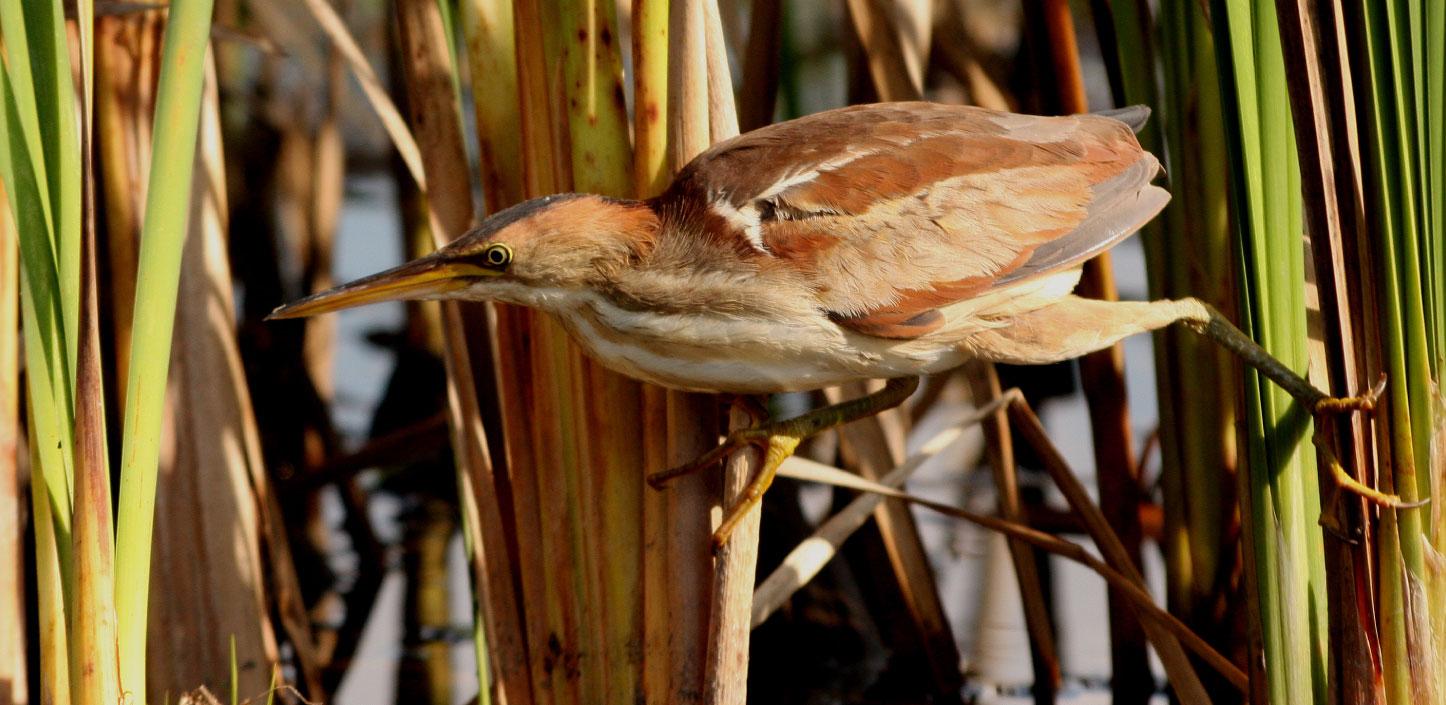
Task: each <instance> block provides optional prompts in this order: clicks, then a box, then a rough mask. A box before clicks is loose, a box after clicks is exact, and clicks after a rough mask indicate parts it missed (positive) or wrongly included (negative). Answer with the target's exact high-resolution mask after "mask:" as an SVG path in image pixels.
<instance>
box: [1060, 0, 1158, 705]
mask: <svg viewBox="0 0 1446 705" xmlns="http://www.w3.org/2000/svg"><path fill="white" fill-rule="evenodd" d="M1041 9H1042V17H1043V20H1044V36H1045V37H1047V39H1048V44H1049V52H1050V59H1051V63H1052V66H1053V68H1054V74H1053V76H1054V81H1055V88H1056V91H1057V92H1058V100H1059V103H1058V105H1059V108H1060V109H1061V111H1062V112H1065V113H1085V112H1089V104H1088V101H1087V100H1086V98H1085V92H1084V75H1083V73H1082V72H1081V70H1080V66H1079V50H1078V47H1077V42H1076V39H1075V30H1074V18H1073V17H1072V15H1071V14H1070V7H1069V2H1067V0H1046V2H1044V3H1043V7H1042V8H1041ZM1110 262H1111V258H1110V255H1109V253H1107V252H1106V253H1102V254H1100V255H1098V256H1096V257H1095V258H1093V259H1091V260H1090V261H1089V262H1086V263H1085V267H1084V274H1083V275H1082V276H1081V278H1080V283H1079V287H1078V293H1079V295H1080V296H1085V297H1088V298H1095V299H1104V300H1107V301H1113V300H1115V299H1117V298H1118V296H1117V294H1116V292H1115V282H1114V273H1113V270H1112V268H1111V265H1110ZM1124 365H1125V358H1124V347H1123V346H1122V345H1120V344H1118V343H1116V344H1115V345H1112V346H1110V347H1108V348H1106V349H1104V350H1100V351H1099V352H1094V353H1091V354H1089V355H1085V356H1084V357H1081V358H1080V360H1079V369H1080V380H1081V383H1082V386H1083V389H1084V395H1085V401H1086V402H1087V403H1088V406H1089V415H1090V431H1091V436H1092V440H1093V447H1094V454H1095V478H1096V481H1097V482H1098V483H1099V493H1100V509H1101V510H1102V511H1103V512H1104V513H1105V516H1107V517H1109V519H1110V527H1111V528H1112V529H1114V532H1115V535H1116V536H1118V537H1119V540H1120V543H1121V545H1122V546H1123V547H1124V550H1125V552H1126V554H1127V555H1128V556H1129V558H1130V560H1131V561H1132V562H1133V563H1134V565H1136V566H1139V565H1140V561H1141V556H1140V543H1141V540H1142V532H1141V529H1140V513H1139V505H1140V499H1141V498H1140V480H1139V467H1138V465H1137V463H1136V462H1135V455H1134V438H1133V434H1132V433H1131V430H1130V410H1129V406H1128V401H1127V400H1128V396H1127V395H1126V392H1125V370H1124ZM1127 604H1128V603H1127V600H1126V599H1125V597H1124V596H1123V595H1121V594H1120V593H1119V592H1118V591H1116V590H1111V591H1110V593H1109V608H1110V665H1111V676H1110V688H1111V691H1112V692H1113V696H1114V702H1115V703H1116V705H1127V704H1134V703H1139V704H1143V703H1145V702H1147V701H1148V700H1149V699H1150V696H1151V695H1152V694H1153V693H1154V690H1155V688H1154V677H1153V675H1152V674H1151V672H1150V662H1149V658H1148V656H1147V653H1148V652H1147V643H1146V640H1145V633H1144V631H1143V629H1142V628H1141V626H1140V620H1139V619H1138V618H1137V617H1136V616H1135V614H1134V612H1133V611H1132V610H1130V609H1129V608H1128V607H1127Z"/></svg>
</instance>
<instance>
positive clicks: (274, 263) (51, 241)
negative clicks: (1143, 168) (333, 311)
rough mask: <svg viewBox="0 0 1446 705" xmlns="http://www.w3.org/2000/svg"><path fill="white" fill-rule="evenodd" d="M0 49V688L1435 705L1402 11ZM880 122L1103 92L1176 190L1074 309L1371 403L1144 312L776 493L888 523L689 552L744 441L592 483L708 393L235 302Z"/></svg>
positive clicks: (1405, 8) (145, 35) (234, 14)
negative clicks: (1220, 322) (510, 208)
mask: <svg viewBox="0 0 1446 705" xmlns="http://www.w3.org/2000/svg"><path fill="white" fill-rule="evenodd" d="M0 57H3V64H4V70H3V72H0V184H3V190H4V193H5V197H4V198H3V199H0V211H3V212H0V560H3V561H4V568H3V569H0V705H8V704H9V703H45V704H47V705H49V704H56V705H68V704H69V703H77V704H88V703H115V702H122V701H124V702H131V703H139V702H153V703H169V702H176V701H191V702H209V701H211V700H208V699H214V700H215V701H226V700H229V701H230V702H233V703H236V702H242V701H246V702H261V701H265V702H273V701H276V700H280V701H285V702H303V701H304V702H340V703H381V702H405V703H439V704H442V703H465V702H474V701H475V702H484V703H488V702H498V703H511V704H514V705H515V704H519V703H521V704H527V705H530V704H532V703H538V704H554V703H555V704H558V705H563V704H566V703H583V704H587V705H591V704H592V703H604V702H606V703H618V704H620V705H621V704H624V703H626V704H632V703H640V702H646V703H742V702H745V701H753V702H759V703H764V702H768V703H772V702H778V703H923V702H939V703H962V702H965V701H981V702H1029V701H1033V702H1037V703H1050V702H1085V701H1089V702H1103V701H1106V700H1108V701H1110V702H1115V703H1121V704H1130V703H1145V702H1151V701H1154V702H1164V701H1165V700H1166V698H1174V699H1178V700H1179V701H1180V702H1185V703H1205V702H1215V703H1230V702H1245V701H1250V702H1254V703H1272V704H1276V705H1283V704H1294V703H1305V702H1318V703H1381V704H1390V705H1404V704H1406V703H1446V680H1443V677H1442V675H1441V673H1442V671H1441V669H1440V668H1439V667H1438V666H1439V664H1440V663H1441V662H1442V660H1443V659H1446V576H1443V570H1446V562H1443V556H1442V554H1441V550H1442V542H1443V540H1446V539H1443V531H1446V512H1443V509H1442V508H1441V507H1440V506H1439V505H1438V504H1436V503H1431V502H1429V501H1428V500H1430V499H1431V498H1432V497H1433V495H1434V490H1435V488H1437V487H1438V486H1439V485H1440V483H1441V482H1442V480H1443V479H1446V448H1443V441H1446V435H1443V434H1446V431H1443V428H1446V411H1443V410H1442V409H1441V396H1440V394H1439V390H1438V387H1437V384H1438V382H1439V380H1440V371H1441V368H1442V364H1443V358H1446V237H1443V236H1446V3H1442V2H1439V1H1437V0H1273V1H1272V0H1208V1H1203V0H1202V1H1197V0H1158V1H1156V2H1151V1H1149V0H1088V1H1086V0H1074V1H1073V2H1069V1H1067V0H631V1H630V0H617V1H616V3H614V2H613V0H391V1H382V0H171V2H169V3H166V2H130V1H120V0H0ZM920 98H923V99H928V100H934V101H942V102H951V103H970V104H976V105H982V106H985V107H990V108H995V109H1001V110H1014V111H1018V112H1029V113H1041V114H1063V113H1070V112H1081V111H1088V110H1100V109H1105V108H1109V107H1112V106H1116V105H1126V104H1140V103H1142V104H1146V105H1149V106H1150V107H1151V108H1152V109H1153V110H1154V117H1153V119H1152V120H1151V122H1150V124H1149V125H1148V126H1147V128H1146V129H1145V131H1144V132H1143V133H1142V134H1141V141H1142V143H1143V144H1144V145H1145V146H1146V147H1147V148H1149V149H1151V150H1153V151H1155V152H1156V153H1158V154H1161V155H1162V156H1163V158H1164V161H1165V163H1166V165H1167V171H1168V176H1167V177H1166V178H1167V180H1168V186H1169V189H1170V191H1171V192H1172V194H1173V196H1174V199H1173V201H1172V204H1171V205H1170V207H1169V208H1168V209H1167V211H1166V212H1165V214H1164V215H1163V216H1162V217H1161V218H1159V219H1158V220H1157V221H1156V222H1155V223H1153V224H1151V225H1150V226H1149V227H1148V228H1147V229H1146V231H1145V232H1144V233H1142V234H1141V236H1139V237H1138V238H1136V239H1135V240H1133V241H1132V242H1131V243H1129V244H1128V245H1127V246H1125V247H1122V248H1120V249H1119V251H1118V252H1117V253H1116V255H1117V257H1116V259H1115V260H1114V261H1111V260H1110V259H1109V258H1107V257H1106V258H1101V259H1100V260H1096V261H1094V262H1092V263H1091V264H1090V266H1089V267H1088V268H1087V271H1086V276H1085V278H1084V280H1083V281H1082V284H1081V289H1082V291H1084V292H1085V293H1087V294H1088V295H1091V296H1098V297H1112V296H1117V295H1120V294H1121V292H1123V294H1124V295H1125V296H1127V297H1131V298H1144V297H1153V298H1160V297H1180V296H1187V295H1193V296H1199V297H1202V298H1204V299H1206V300H1208V301H1211V302H1213V303H1214V304H1215V305H1217V306H1218V307H1219V308H1221V309H1222V310H1224V311H1227V312H1230V313H1231V314H1232V315H1234V316H1235V317H1236V320H1237V322H1238V323H1239V324H1240V325H1241V327H1242V328H1243V329H1245V330H1246V331H1247V332H1249V333H1250V334H1251V335H1252V336H1253V337H1255V338H1256V339H1257V340H1259V341H1260V342H1261V343H1262V344H1263V345H1264V346H1265V347H1267V348H1268V349H1269V350H1271V351H1272V352H1273V353H1274V354H1275V355H1276V356H1277V357H1279V358H1281V359H1282V360H1284V361H1286V362H1287V363H1288V364H1289V365H1291V366H1292V367H1293V368H1295V369H1297V370H1298V371H1301V372H1303V373H1304V372H1307V371H1308V372H1309V374H1310V376H1311V377H1312V379H1313V380H1315V381H1316V383H1317V385H1318V386H1321V387H1322V388H1326V389H1329V390H1330V391H1331V392H1332V393H1334V394H1337V395H1348V394H1356V393H1361V392H1363V391H1364V390H1366V389H1367V388H1369V387H1370V386H1371V385H1372V384H1374V383H1376V382H1377V380H1379V379H1381V378H1382V377H1384V379H1385V380H1386V386H1385V393H1384V395H1383V397H1382V401H1381V403H1380V404H1379V406H1378V408H1377V410H1376V411H1375V413H1374V414H1371V415H1366V416H1340V417H1331V418H1327V419H1322V420H1318V421H1316V422H1314V423H1313V421H1312V419H1311V418H1309V415H1308V414H1305V413H1304V412H1303V411H1302V410H1300V409H1299V408H1298V407H1297V406H1295V405H1294V404H1293V403H1292V402H1291V400H1290V398H1289V397H1288V396H1286V395H1284V394H1283V393H1282V392H1279V391H1278V390H1275V389H1273V388H1271V387H1270V386H1269V385H1268V384H1267V383H1266V382H1265V381H1264V379H1263V378H1260V377H1258V376H1257V375H1256V374H1255V373H1254V372H1245V371H1242V370H1241V369H1240V367H1239V366H1238V365H1237V364H1235V363H1234V362H1233V361H1232V359H1231V358H1230V357H1229V356H1228V355H1226V354H1224V353H1222V352H1221V351H1219V350H1218V349H1216V348H1214V347H1212V346H1211V345H1209V344H1208V343H1206V342H1203V341H1202V340H1200V339H1197V338H1195V337H1193V336H1192V334H1190V333H1189V332H1187V331H1166V332H1162V333H1160V334H1158V335H1156V336H1155V337H1154V339H1153V340H1138V341H1130V342H1129V343H1128V345H1127V348H1128V349H1127V350H1109V351H1104V352H1102V353H1098V354H1096V355H1092V356H1090V357H1088V358H1086V359H1083V360H1080V361H1079V362H1078V364H1067V365H1057V366H1053V367H1048V368H1020V369H1005V368H1001V369H997V370H996V369H993V368H992V367H989V366H984V365H971V366H967V367H966V368H964V369H961V370H958V371H956V372H952V373H949V374H943V375H938V376H937V377H935V378H932V379H929V380H926V384H925V385H924V388H923V390H922V391H921V392H920V393H919V394H917V395H916V396H915V397H914V398H913V399H911V400H910V402H909V403H908V404H907V405H906V406H905V407H904V408H902V409H900V410H896V411H891V412H889V413H887V414H884V415H882V416H880V417H879V418H876V419H869V420H866V421H862V422H859V423H856V424H853V425H851V426H849V427H847V428H845V429H842V430H841V431H840V432H839V433H837V434H828V435H825V436H823V437H820V438H818V439H815V440H814V441H813V442H812V443H811V444H810V445H809V446H808V447H807V448H806V449H805V451H804V452H802V453H800V455H801V456H802V457H801V458H800V459H798V460H797V461H791V464H790V465H789V466H787V467H788V468H789V469H790V470H789V472H788V474H791V475H794V476H799V475H806V474H808V473H809V472H813V473H814V475H813V476H814V477H817V473H818V472H820V469H819V465H820V464H821V465H823V466H831V467H838V468H843V469H845V470H847V471H849V472H851V473H854V474H856V475H857V476H859V477H861V478H863V479H864V480H868V481H871V482H876V483H881V484H883V485H889V486H896V487H897V486H903V485H904V483H905V482H906V481H908V484H907V487H908V488H909V490H910V491H912V492H914V493H915V496H913V497H908V498H891V499H881V498H880V497H879V496H878V495H877V494H868V493H860V492H857V491H855V490H849V489H843V488H837V487H835V488H830V487H828V486H827V485H824V484H819V483H813V482H798V481H795V480H789V479H781V480H780V481H779V483H778V484H777V485H776V486H775V488H774V489H773V490H772V491H771V492H770V493H769V494H768V496H767V499H766V501H765V503H764V506H763V508H762V512H761V517H759V516H758V514H755V515H754V517H753V518H752V519H751V520H750V522H749V523H748V524H747V525H746V527H745V529H744V530H742V531H741V532H740V533H739V534H737V535H736V537H735V540H734V543H733V544H731V545H730V547H729V548H728V550H726V551H725V552H724V553H722V554H720V555H719V556H717V557H716V558H715V557H714V556H713V555H711V553H710V552H709V551H708V549H707V545H708V536H709V534H710V532H711V531H712V523H713V522H716V521H717V520H718V518H719V515H720V511H719V507H720V506H723V505H726V503H728V502H729V501H730V495H731V494H732V493H736V492H737V491H738V487H739V485H740V482H741V480H742V478H744V477H746V474H747V471H748V468H749V459H748V458H746V457H737V458H734V459H732V460H730V462H729V463H728V467H727V468H726V469H725V470H724V471H723V472H721V473H719V474H717V475H716V476H706V475H704V476H699V477H691V478H688V479H687V480H686V481H684V482H680V483H677V484H675V485H672V486H670V487H669V489H668V490H667V491H666V492H654V491H651V490H648V489H646V487H645V485H644V483H643V481H642V478H643V476H644V473H645V472H647V471H650V470H658V469H662V468H664V467H668V466H670V465H673V464H676V463H678V462H681V461H685V460H689V459H691V458H692V457H694V456H696V455H697V454H698V453H699V452H700V451H701V450H703V449H706V448H708V447H710V446H711V445H712V444H713V443H714V442H716V439H717V437H718V434H719V432H720V431H722V430H724V429H725V428H727V427H728V426H729V425H736V424H739V423H745V422H746V421H747V418H748V416H747V414H746V413H744V412H743V411H742V410H741V409H730V407H729V406H728V401H729V400H726V399H719V398H713V397H708V396H702V395H691V394H680V393H675V392H669V391H666V390H662V389H658V388H653V387H648V386H646V385H641V384H638V383H635V382H632V381H630V380H627V379H624V378H622V377H619V376H617V375H615V374H613V373H611V372H608V371H606V370H604V369H602V368H601V367H599V366H597V365H596V364H595V363H593V362H591V361H589V360H587V359H586V358H585V357H583V356H582V355H581V354H580V353H579V352H578V351H577V349H576V348H575V347H574V346H572V345H571V343H570V342H569V341H568V340H567V338H566V335H565V334H564V332H563V331H562V330H561V328H560V327H558V326H557V325H556V324H555V323H554V322H553V321H551V320H549V319H547V318H546V317H545V316H542V315H538V314H534V313H531V312H529V311H525V310H520V309H515V308H510V307H505V306H490V305H487V306H483V305H472V304H463V305H455V304H449V305H446V306H436V305H431V304H428V305H405V306H404V305H401V304H396V305H391V306H381V307H376V308H371V309H365V310H360V311H354V312H347V313H344V314H342V315H339V316H335V317H329V318H321V319H316V320H310V321H305V322H293V321H285V322H278V323H267V322H264V321H263V319H264V317H265V315H266V314H267V313H269V312H270V311H271V310H272V308H274V307H275V306H277V305H279V304H281V303H283V302H285V301H288V300H291V299H294V298H296V297H299V296H301V295H304V294H306V293H310V292H313V291H316V290H319V289H322V288H325V287H327V286H329V285H331V284H332V283H333V282H335V281H340V280H344V279H348V278H351V277H355V276H360V275H363V274H367V273H370V272H372V271H376V270H378V269H381V268H383V267H385V266H388V265H390V264H394V263H396V262H399V261H401V260H402V259H406V258H410V257H414V256H417V255H420V254H423V253H425V252H428V251H430V250H431V249H432V248H434V247H435V246H436V245H437V244H439V243H444V242H446V241H448V240H450V239H452V238H454V237H457V236H458V235H460V234H461V233H462V232H464V231H465V230H466V229H467V228H468V227H469V226H470V225H471V224H473V223H475V222H477V221H478V220H480V219H481V218H483V217H485V216H486V215H487V214H488V213H491V212H494V211H496V210H498V209H500V208H503V207H505V206H507V205H510V204H513V203H516V202H518V201H520V200H523V199H525V198H530V197H534V196H540V195H544V194H548V193H554V192H560V191H572V190H576V191H591V192H599V193H605V194H609V195H613V196H620V197H643V196H648V195H651V194H653V193H656V192H657V191H658V190H660V189H661V188H662V187H663V186H664V185H666V183H667V180H668V178H669V175H670V174H671V173H672V172H673V171H675V170H676V169H677V168H678V167H680V166H681V165H683V164H684V163H686V162H687V160H688V159H689V158H691V157H692V156H693V155H694V154H696V153H698V152H699V151H701V150H703V149H704V148H706V147H707V146H708V145H709V144H710V143H712V142H714V141H718V140H722V139H726V138H728V137H730V136H732V135H734V134H737V133H738V132H739V131H740V130H742V131H747V130H750V129H754V128H757V127H760V126H762V125H765V124H768V123H770V122H774V121H777V120H782V119H788V118H791V117H796V116H799V115H804V114H808V113H811V112H815V111H818V110H823V109H827V108H832V107H837V106H842V105H846V104H851V103H861V102H871V101H878V100H912V99H920ZM1117 281H1118V285H1117V283H1116V282H1117ZM866 386H867V385H862V384H860V385H855V388H851V389H842V390H839V389H831V390H823V391H820V392H819V393H817V394H812V395H809V394H803V395H782V396H779V397H776V398H774V399H771V400H768V405H769V408H770V410H771V412H772V413H773V414H775V415H781V414H792V413H796V412H798V411H801V410H803V409H805V408H807V407H808V406H810V405H815V404H819V403H821V402H822V401H823V400H825V399H834V400H836V399H838V398H840V397H844V396H851V395H856V394H859V393H861V392H863V391H865V388H866ZM1011 387H1019V388H1020V389H1021V390H1022V391H1023V393H1024V398H1026V399H1028V400H1029V401H1028V403H1027V404H1026V403H1012V404H1008V405H1007V406H1001V405H1000V404H999V403H992V404H991V402H996V400H998V399H999V398H1000V397H1001V395H1002V394H1003V390H1005V389H1008V388H1011ZM1031 408H1038V409H1039V410H1040V415H1041V417H1042V418H1043V420H1044V423H1043V424H1041V422H1040V420H1039V418H1037V417H1036V416H1035V415H1034V413H1033V411H1031ZM1046 428H1047V429H1048V435H1046V434H1045V429H1046ZM825 469H826V468H825ZM911 476H912V477H911ZM1344 476H1349V477H1351V478H1354V479H1355V480H1357V481H1359V482H1362V483H1364V484H1366V485H1369V486H1372V487H1376V488H1379V489H1381V490H1382V491H1386V492H1392V493H1396V494H1398V495H1400V496H1401V497H1402V498H1403V499H1405V500H1408V501H1410V502H1413V503H1420V504H1417V505H1414V506H1411V507H1409V508H1401V509H1393V508H1384V507H1381V506H1379V505H1378V504H1375V503H1371V502H1367V501H1365V500H1364V499H1362V498H1361V497H1360V496H1359V495H1358V494H1355V493H1352V492H1349V491H1346V490H1344V489H1342V487H1343V483H1342V481H1341V480H1340V478H1341V477H1344ZM1081 478H1082V479H1083V481H1081ZM875 487H877V486H875ZM925 499H926V500H928V501H933V502H935V503H936V504H935V505H932V506H933V509H929V508H921V507H911V506H909V502H916V503H917V500H925ZM950 507H957V508H960V509H962V510H963V511H958V510H951V509H949V508H950ZM935 510H942V511H935ZM971 512H973V513H971ZM950 513H952V514H953V515H954V516H953V517H950V518H946V515H947V514H950ZM760 519H761V521H760ZM961 519H963V520H967V521H968V522H973V523H972V524H971V523H966V522H965V521H961ZM976 525H982V526H983V528H979V527H978V526H976ZM996 531H1002V532H1003V534H1004V535H1007V536H1008V537H1009V539H1008V540H1006V539H1005V538H1003V537H1002V535H1001V534H999V533H994V532H996ZM1106 585H1108V586H1109V590H1108V591H1107V590H1106ZM1151 595H1153V598H1152V597H1151ZM203 687H204V688H206V689H209V690H208V692H202V691H201V690H200V689H201V688H203Z"/></svg>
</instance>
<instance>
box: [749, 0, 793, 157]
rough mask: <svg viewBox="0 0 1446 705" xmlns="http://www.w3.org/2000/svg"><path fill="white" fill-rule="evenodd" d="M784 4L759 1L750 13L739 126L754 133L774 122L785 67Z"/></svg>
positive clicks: (774, 0)
mask: <svg viewBox="0 0 1446 705" xmlns="http://www.w3.org/2000/svg"><path fill="white" fill-rule="evenodd" d="M783 22H784V19H783V0H756V2H754V3H753V4H752V5H750V6H749V9H748V47H747V48H746V50H745V53H744V55H743V84H742V86H741V87H740V89H739V90H740V95H739V101H738V102H739V106H738V125H739V129H741V130H742V131H744V132H751V131H753V130H756V129H758V128H760V127H763V126H765V125H767V124H769V123H771V122H773V113H774V110H775V108H776V107H777V105H778V84H779V78H780V74H781V73H782V72H781V70H780V64H781V63H782V58H783V55H782V51H781V46H780V44H781V42H782V40H783Z"/></svg>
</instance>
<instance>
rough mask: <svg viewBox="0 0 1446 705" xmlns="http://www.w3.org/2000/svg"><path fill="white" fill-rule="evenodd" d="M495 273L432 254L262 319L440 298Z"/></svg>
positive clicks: (288, 306) (306, 300)
mask: <svg viewBox="0 0 1446 705" xmlns="http://www.w3.org/2000/svg"><path fill="white" fill-rule="evenodd" d="M497 274H498V272H497V271H495V270H491V269H487V268H485V267H479V266H477V265H474V264H469V263H466V262H458V261H455V260H449V259H447V258H445V257H444V256H443V255H440V254H434V255H430V256H427V257H423V258H421V259H418V260H414V261H412V262H408V263H406V264H404V265H401V266H400V267H395V268H392V269H388V270H387V271H385V272H380V273H378V274H373V275H371V276H369V277H364V278H362V279H358V280H356V281H354V282H351V283H349V284H343V285H341V286H338V287H336V288H334V289H328V290H326V291H323V292H321V293H319V294H313V295H312V296H308V297H306V298H304V299H300V300H298V301H294V302H292V303H289V304H287V305H285V306H282V307H280V308H278V309H276V310H275V311H272V312H271V315H270V316H267V317H266V319H267V320H275V319H278V318H303V317H306V316H315V315H317V314H321V313H330V312H332V311H340V310H341V309H344V308H353V307H356V306H364V305H366V304H374V303H380V302H382V301H405V300H414V299H429V298H440V297H442V296H444V295H445V294H448V293H451V292H454V291H458V290H461V289H465V288H467V287H468V286H471V284H472V283H473V282H475V281H476V280H477V279H479V278H481V277H492V276H496V275H497Z"/></svg>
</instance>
